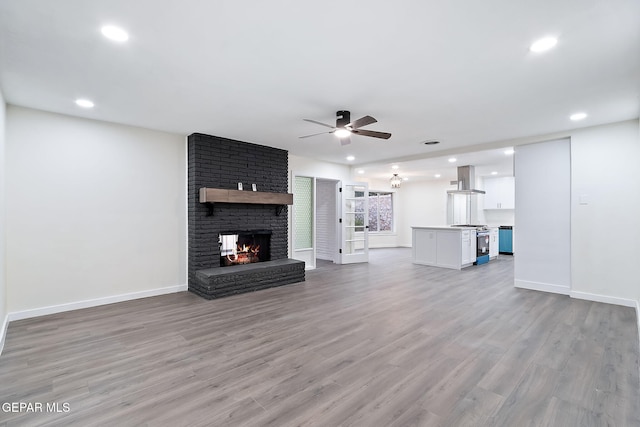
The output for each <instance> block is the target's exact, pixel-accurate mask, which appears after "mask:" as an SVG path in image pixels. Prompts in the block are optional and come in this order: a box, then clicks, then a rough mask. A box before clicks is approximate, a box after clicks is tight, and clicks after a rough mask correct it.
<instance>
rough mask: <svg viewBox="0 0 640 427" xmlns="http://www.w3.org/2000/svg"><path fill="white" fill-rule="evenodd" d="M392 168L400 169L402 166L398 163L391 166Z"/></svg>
mask: <svg viewBox="0 0 640 427" xmlns="http://www.w3.org/2000/svg"><path fill="white" fill-rule="evenodd" d="M391 169H393V170H398V169H400V166H398V165H393V166H391Z"/></svg>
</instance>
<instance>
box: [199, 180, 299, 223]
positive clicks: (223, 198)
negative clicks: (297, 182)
mask: <svg viewBox="0 0 640 427" xmlns="http://www.w3.org/2000/svg"><path fill="white" fill-rule="evenodd" d="M200 203H207V204H208V206H209V214H208V215H209V216H211V215H213V204H214V203H249V204H254V205H255V204H257V205H276V215H280V214H281V213H282V210H283V209H284V207H285V206H286V205H292V204H293V194H291V193H268V192H265V191H250V192H249V191H240V190H226V189H223V188H206V187H202V188H201V189H200Z"/></svg>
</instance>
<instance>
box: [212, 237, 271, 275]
mask: <svg viewBox="0 0 640 427" xmlns="http://www.w3.org/2000/svg"><path fill="white" fill-rule="evenodd" d="M270 243H271V230H249V231H225V232H222V233H220V235H219V244H220V266H221V267H228V266H231V265H238V264H250V263H254V262H261V261H269V260H270V259H271V254H270Z"/></svg>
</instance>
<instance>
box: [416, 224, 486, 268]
mask: <svg viewBox="0 0 640 427" xmlns="http://www.w3.org/2000/svg"><path fill="white" fill-rule="evenodd" d="M412 237H413V245H412V247H413V263H414V264H423V265H431V266H435V267H444V268H453V269H456V270H460V269H462V268H464V267H467V266H469V265H471V264H473V263H474V262H475V261H476V231H475V230H474V229H468V228H467V229H465V228H455V227H413V233H412Z"/></svg>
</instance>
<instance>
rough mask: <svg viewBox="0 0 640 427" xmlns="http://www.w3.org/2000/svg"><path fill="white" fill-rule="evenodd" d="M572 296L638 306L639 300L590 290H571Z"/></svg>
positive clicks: (626, 305) (625, 305)
mask: <svg viewBox="0 0 640 427" xmlns="http://www.w3.org/2000/svg"><path fill="white" fill-rule="evenodd" d="M569 295H570V296H571V298H576V299H584V300H587V301H595V302H604V303H606V304H614V305H622V306H624V307H637V305H638V302H637V301H636V300H633V299H627V298H618V297H610V296H607V295H598V294H591V293H589V292H579V291H571V293H570V294H569Z"/></svg>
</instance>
